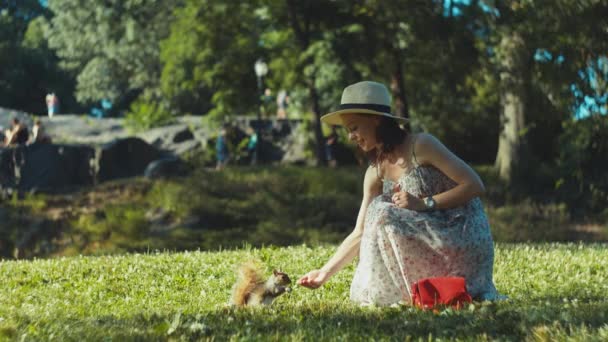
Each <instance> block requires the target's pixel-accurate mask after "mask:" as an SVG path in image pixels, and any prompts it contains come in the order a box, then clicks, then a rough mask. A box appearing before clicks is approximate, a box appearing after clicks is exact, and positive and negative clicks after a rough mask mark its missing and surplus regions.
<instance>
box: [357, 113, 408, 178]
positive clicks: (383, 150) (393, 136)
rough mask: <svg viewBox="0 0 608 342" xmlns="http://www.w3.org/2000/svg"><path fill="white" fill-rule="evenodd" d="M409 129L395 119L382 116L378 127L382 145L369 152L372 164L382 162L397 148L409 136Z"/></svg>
mask: <svg viewBox="0 0 608 342" xmlns="http://www.w3.org/2000/svg"><path fill="white" fill-rule="evenodd" d="M408 134H409V133H408V131H407V130H406V129H404V128H401V127H400V126H399V123H398V122H397V120H395V119H391V118H389V117H386V116H380V124H379V125H378V127H377V128H376V140H377V141H378V142H379V143H381V145H380V147H378V148H374V149H373V150H371V151H369V152H367V153H366V154H367V158H368V159H369V161H370V163H371V165H372V166H377V165H378V164H380V163H381V162H382V161H383V160H384V159H385V158H386V157H387V155H388V154H389V153H391V152H393V151H394V150H395V147H397V145H399V144H401V143H402V142H403V141H404V140H405V138H407V135H408Z"/></svg>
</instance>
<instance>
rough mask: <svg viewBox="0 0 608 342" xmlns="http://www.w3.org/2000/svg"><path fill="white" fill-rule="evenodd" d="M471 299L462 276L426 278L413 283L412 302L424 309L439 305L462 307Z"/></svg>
mask: <svg viewBox="0 0 608 342" xmlns="http://www.w3.org/2000/svg"><path fill="white" fill-rule="evenodd" d="M471 301H472V298H471V295H469V293H468V292H467V289H466V285H465V280H464V278H462V277H440V278H426V279H421V280H419V281H418V282H415V283H413V284H412V304H413V305H414V306H417V307H419V308H422V309H430V308H434V307H435V306H437V305H450V306H452V307H453V308H455V309H460V308H462V306H463V304H464V303H470V302H471Z"/></svg>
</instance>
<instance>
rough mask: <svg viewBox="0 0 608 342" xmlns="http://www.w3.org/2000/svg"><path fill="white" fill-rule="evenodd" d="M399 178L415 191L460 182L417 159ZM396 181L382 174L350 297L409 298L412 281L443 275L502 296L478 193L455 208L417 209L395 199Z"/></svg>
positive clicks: (373, 300)
mask: <svg viewBox="0 0 608 342" xmlns="http://www.w3.org/2000/svg"><path fill="white" fill-rule="evenodd" d="M414 158H415V157H414ZM397 183H398V184H399V185H400V187H401V190H402V191H407V192H409V193H411V194H412V195H414V196H417V197H427V196H432V195H435V194H438V193H442V192H444V191H447V190H449V189H451V188H453V187H454V186H456V183H455V182H454V181H452V180H451V179H450V178H448V177H447V176H446V175H445V174H443V173H442V172H441V171H440V170H438V169H436V168H435V167H433V166H422V165H418V164H417V163H414V167H413V168H412V169H411V170H410V171H409V172H406V173H404V174H403V175H402V176H401V177H400V178H399V180H398V181H397ZM394 186H395V184H394V182H393V181H390V180H383V193H382V195H379V196H377V197H376V198H375V199H374V200H372V202H371V203H370V205H369V207H368V209H367V212H366V215H365V227H364V231H363V237H362V239H361V246H360V250H359V264H358V266H357V269H356V271H355V276H354V278H353V282H352V285H351V289H350V297H351V299H352V300H353V301H355V302H359V303H361V304H364V305H369V304H375V305H391V304H394V303H399V302H402V303H403V302H405V303H410V302H411V293H410V287H411V284H412V283H414V282H416V281H418V280H420V279H423V278H428V277H443V276H459V277H464V278H465V280H466V285H467V290H468V291H469V293H470V294H471V296H472V297H473V298H474V299H478V300H494V299H498V298H499V296H498V294H497V292H496V288H495V287H494V283H493V281H492V267H493V263H494V246H493V241H492V236H491V234H490V227H489V224H488V220H487V217H486V215H485V212H484V209H483V206H482V204H481V201H480V199H479V198H474V199H472V200H471V201H469V202H468V203H466V204H465V205H463V206H460V207H456V208H452V209H446V210H434V211H429V212H418V211H413V210H409V209H404V208H399V207H397V206H395V205H394V204H393V203H392V201H391V196H392V193H393V188H394Z"/></svg>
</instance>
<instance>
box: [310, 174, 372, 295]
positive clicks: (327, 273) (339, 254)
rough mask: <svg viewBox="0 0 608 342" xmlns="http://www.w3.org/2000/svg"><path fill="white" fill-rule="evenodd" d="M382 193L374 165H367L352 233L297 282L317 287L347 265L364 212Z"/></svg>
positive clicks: (354, 250) (354, 253) (356, 249)
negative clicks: (329, 256)
mask: <svg viewBox="0 0 608 342" xmlns="http://www.w3.org/2000/svg"><path fill="white" fill-rule="evenodd" d="M381 193H382V181H381V180H380V179H379V178H378V175H377V173H376V168H375V167H371V166H370V167H369V168H368V169H367V171H366V172H365V180H364V181H363V200H362V201H361V207H360V208H359V215H357V224H356V225H355V229H354V230H353V232H352V233H350V234H349V235H348V236H347V237H346V239H344V241H343V242H342V244H340V247H338V250H337V251H336V253H335V254H334V255H333V256H332V257H331V258H330V259H329V261H328V262H327V263H326V264H325V266H323V267H322V268H321V269H320V270H313V271H310V272H308V273H307V274H306V275H304V276H303V277H302V278H300V279H298V284H299V285H302V286H305V287H309V288H313V289H315V288H317V287H319V286H321V285H323V283H325V282H326V281H327V280H329V278H331V276H333V275H334V274H336V273H337V272H338V271H340V270H341V269H342V268H344V266H346V265H348V264H349V263H350V262H351V261H352V260H353V259H354V258H355V257H356V256H357V255H358V254H359V245H360V243H361V237H362V236H363V226H364V224H365V212H366V211H367V207H368V206H369V204H370V203H371V201H372V200H373V199H374V198H375V197H376V196H378V195H380V194H381Z"/></svg>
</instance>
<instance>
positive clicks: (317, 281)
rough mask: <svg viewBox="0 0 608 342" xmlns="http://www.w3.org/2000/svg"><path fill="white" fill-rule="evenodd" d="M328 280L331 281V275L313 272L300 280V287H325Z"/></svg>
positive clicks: (319, 271)
mask: <svg viewBox="0 0 608 342" xmlns="http://www.w3.org/2000/svg"><path fill="white" fill-rule="evenodd" d="M327 280H329V273H327V272H325V271H322V270H313V271H310V272H308V273H307V274H306V275H304V276H303V277H302V278H300V279H298V285H301V286H304V287H308V288H310V289H316V288H317V287H319V286H321V285H323V284H324V283H325V282H326V281H327Z"/></svg>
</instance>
